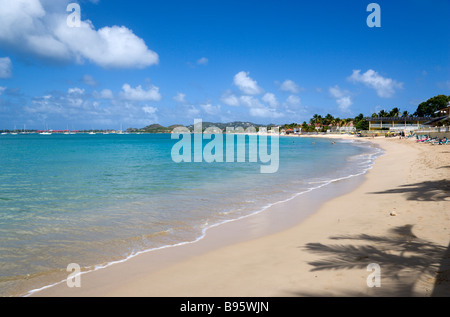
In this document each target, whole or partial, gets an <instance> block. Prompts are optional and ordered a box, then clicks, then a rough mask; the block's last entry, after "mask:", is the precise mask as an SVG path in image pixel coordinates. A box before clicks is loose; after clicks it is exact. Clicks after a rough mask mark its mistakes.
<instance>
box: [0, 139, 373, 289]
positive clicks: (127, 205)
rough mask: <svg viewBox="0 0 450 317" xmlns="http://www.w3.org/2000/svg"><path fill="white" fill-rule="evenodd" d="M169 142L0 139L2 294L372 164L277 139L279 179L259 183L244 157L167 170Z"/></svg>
mask: <svg viewBox="0 0 450 317" xmlns="http://www.w3.org/2000/svg"><path fill="white" fill-rule="evenodd" d="M235 140H236V143H237V139H235ZM177 142H178V140H172V139H171V136H170V135H169V134H142V135H134V134H128V135H114V134H111V135H101V134H97V135H87V134H77V135H49V136H45V135H38V134H31V135H1V136H0V166H1V170H0V295H1V296H8V295H23V294H24V292H25V293H26V291H27V290H24V287H25V288H26V286H24V285H28V284H29V285H31V281H35V283H34V284H33V285H34V286H33V287H36V288H38V287H42V286H45V285H47V284H48V283H49V281H50V280H51V278H54V279H55V280H54V282H56V281H60V280H61V277H60V276H67V274H68V273H67V272H66V267H67V265H68V264H69V263H78V264H79V265H80V266H81V267H84V268H87V269H94V268H95V267H96V265H104V264H106V263H110V262H112V261H117V260H121V259H124V258H127V257H130V256H132V255H133V254H136V253H137V252H140V251H143V250H148V249H154V248H158V247H162V246H166V245H173V244H177V243H181V242H185V241H194V240H196V239H199V238H201V237H202V235H203V234H204V230H205V229H206V228H208V227H210V226H212V225H215V224H218V223H221V222H224V221H227V220H230V219H235V218H239V217H242V216H245V215H248V214H252V213H256V212H258V211H261V210H263V209H264V208H266V207H267V206H270V205H271V204H273V203H275V202H277V201H281V200H285V199H289V198H291V197H293V196H295V195H297V194H299V193H302V192H305V191H307V190H310V189H312V188H318V187H321V186H322V187H323V186H326V184H328V183H329V182H330V181H333V180H336V179H341V178H346V177H349V176H351V175H358V174H361V173H364V172H365V171H367V169H368V168H370V166H371V164H372V162H373V160H374V158H375V157H376V156H378V155H379V154H380V150H378V149H376V148H373V147H370V146H369V145H367V144H364V143H360V142H351V141H335V142H336V144H334V145H333V144H332V141H331V140H328V139H309V138H292V137H280V138H279V160H280V162H279V169H278V171H277V172H276V173H272V174H261V173H260V166H261V165H263V164H264V163H262V162H260V161H258V162H248V157H247V160H246V162H243V163H239V162H236V160H234V162H231V163H218V162H214V163H207V162H200V163H198V162H197V163H194V162H192V163H175V162H174V161H173V160H172V157H171V150H172V147H173V146H174V144H175V143H177ZM208 142H209V140H204V145H205V144H207V143H208ZM313 142H314V143H315V144H313ZM248 143H249V139H248V137H247V139H246V145H247V149H248ZM204 145H203V146H204ZM194 148H195V146H192V150H194ZM269 148H270V145H269ZM29 290H30V289H28V291H29Z"/></svg>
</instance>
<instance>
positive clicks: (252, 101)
mask: <svg viewBox="0 0 450 317" xmlns="http://www.w3.org/2000/svg"><path fill="white" fill-rule="evenodd" d="M239 103H240V104H241V105H244V106H246V107H249V108H259V107H263V106H264V105H263V104H262V103H261V101H259V99H258V98H255V97H253V96H241V97H240V98H239Z"/></svg>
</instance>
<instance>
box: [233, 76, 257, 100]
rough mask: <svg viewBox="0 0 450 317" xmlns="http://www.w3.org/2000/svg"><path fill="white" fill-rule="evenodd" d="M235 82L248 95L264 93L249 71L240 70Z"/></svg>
mask: <svg viewBox="0 0 450 317" xmlns="http://www.w3.org/2000/svg"><path fill="white" fill-rule="evenodd" d="M233 83H234V84H235V85H236V86H237V87H238V88H239V89H240V90H241V91H242V92H243V93H244V94H247V95H257V94H261V93H263V89H262V88H261V87H259V86H258V83H257V82H256V81H255V80H253V79H252V78H250V76H249V73H248V72H244V71H242V72H239V73H237V74H236V75H235V76H234V80H233Z"/></svg>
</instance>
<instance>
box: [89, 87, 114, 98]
mask: <svg viewBox="0 0 450 317" xmlns="http://www.w3.org/2000/svg"><path fill="white" fill-rule="evenodd" d="M93 95H94V98H97V99H113V98H114V95H113V92H112V91H111V90H110V89H103V90H102V91H100V93H99V92H97V91H94V93H93Z"/></svg>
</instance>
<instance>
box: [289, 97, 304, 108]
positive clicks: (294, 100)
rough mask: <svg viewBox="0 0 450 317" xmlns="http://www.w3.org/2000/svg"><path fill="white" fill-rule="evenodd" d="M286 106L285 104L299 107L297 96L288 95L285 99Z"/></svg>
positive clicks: (299, 102)
mask: <svg viewBox="0 0 450 317" xmlns="http://www.w3.org/2000/svg"><path fill="white" fill-rule="evenodd" d="M286 104H287V106H294V107H295V106H300V104H301V101H300V98H299V97H298V96H295V95H290V96H289V97H287V98H286Z"/></svg>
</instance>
